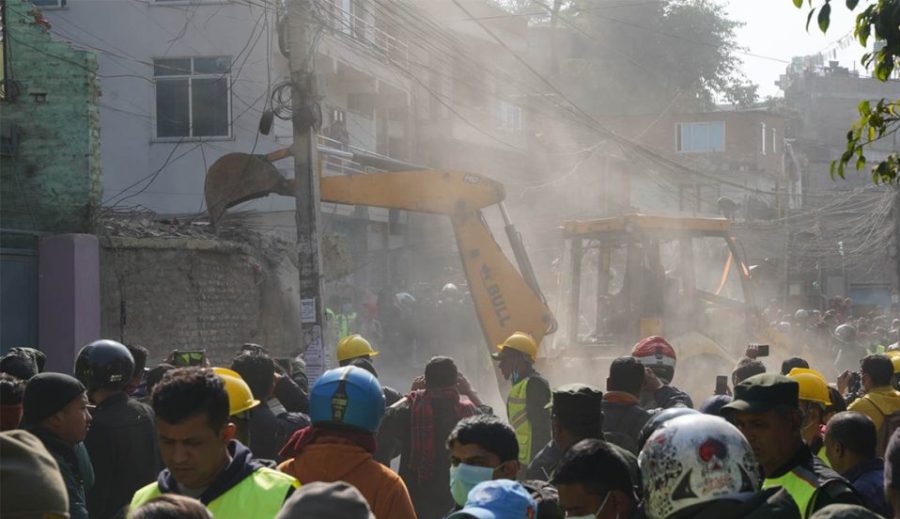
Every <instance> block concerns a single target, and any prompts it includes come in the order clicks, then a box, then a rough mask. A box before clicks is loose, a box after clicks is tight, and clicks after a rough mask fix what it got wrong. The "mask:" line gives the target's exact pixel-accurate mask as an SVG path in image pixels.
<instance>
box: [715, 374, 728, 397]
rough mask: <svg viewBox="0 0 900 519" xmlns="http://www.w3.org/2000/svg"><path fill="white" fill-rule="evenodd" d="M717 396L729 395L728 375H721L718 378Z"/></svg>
mask: <svg viewBox="0 0 900 519" xmlns="http://www.w3.org/2000/svg"><path fill="white" fill-rule="evenodd" d="M716 394H717V395H727V394H728V375H719V376H717V377H716Z"/></svg>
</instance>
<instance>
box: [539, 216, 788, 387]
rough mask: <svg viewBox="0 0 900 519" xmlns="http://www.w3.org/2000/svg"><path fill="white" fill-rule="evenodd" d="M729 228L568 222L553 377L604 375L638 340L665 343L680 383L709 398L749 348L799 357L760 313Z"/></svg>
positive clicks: (672, 220) (626, 219) (722, 224)
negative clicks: (574, 371)
mask: <svg viewBox="0 0 900 519" xmlns="http://www.w3.org/2000/svg"><path fill="white" fill-rule="evenodd" d="M730 226H731V222H730V221H729V220H727V219H724V218H696V217H670V216H654V215H646V214H629V215H623V216H616V217H610V218H601V219H596V220H578V221H568V222H564V224H563V227H562V234H563V238H564V240H565V248H564V253H563V258H562V259H561V261H560V272H561V275H560V281H561V282H560V297H559V299H558V303H559V304H560V305H563V306H564V309H563V310H561V311H560V312H559V314H560V315H563V316H565V318H566V321H565V327H564V330H563V332H562V333H561V334H559V335H558V336H556V337H554V341H553V342H552V344H550V345H549V347H548V348H547V350H548V355H549V356H550V357H551V358H555V359H558V360H559V362H554V363H551V364H553V367H554V369H553V370H551V371H555V370H564V371H570V370H571V368H572V366H577V365H591V366H593V367H592V369H595V370H601V371H603V372H605V370H604V365H606V364H608V363H609V362H611V360H612V359H613V358H615V357H616V356H619V355H627V354H629V353H630V351H631V346H632V345H634V344H635V343H636V342H637V341H638V340H640V339H642V338H644V337H649V336H651V335H661V336H664V337H666V338H667V339H668V340H669V342H670V343H671V344H672V345H673V346H674V347H675V350H676V353H677V355H678V365H679V368H678V370H676V377H675V381H674V383H675V384H676V385H678V386H679V387H682V389H684V390H686V391H688V392H690V393H692V394H693V395H695V396H699V397H704V398H705V396H708V395H709V394H710V391H712V389H713V388H714V384H715V376H716V375H729V374H730V373H731V370H732V369H734V366H735V363H736V360H737V359H738V358H739V357H740V356H741V354H742V353H743V352H744V349H745V348H746V346H747V344H748V343H752V342H758V343H767V344H769V343H771V345H772V348H771V351H772V354H773V356H775V357H776V359H774V360H779V361H780V360H781V357H787V356H790V355H792V354H799V353H795V352H791V351H788V350H787V348H786V347H785V346H784V344H783V341H781V340H780V338H779V337H777V336H775V335H774V334H773V331H772V330H771V329H770V328H769V327H768V325H767V324H766V323H765V322H764V320H763V319H762V317H761V315H760V312H759V311H758V310H757V308H756V307H755V305H754V303H753V297H752V283H751V279H750V271H749V269H748V267H747V265H746V264H745V263H744V261H743V254H742V251H741V249H740V244H739V243H738V241H737V240H736V238H735V237H734V236H733V235H732V234H731V229H730ZM698 375H701V376H699V377H698ZM697 403H699V402H697Z"/></svg>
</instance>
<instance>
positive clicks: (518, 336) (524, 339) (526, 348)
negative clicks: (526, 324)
mask: <svg viewBox="0 0 900 519" xmlns="http://www.w3.org/2000/svg"><path fill="white" fill-rule="evenodd" d="M506 348H509V349H511V350H516V351H521V352H522V353H524V354H525V355H528V356H529V357H530V358H531V362H534V361H535V360H536V359H537V351H538V343H537V341H535V340H534V337H532V336H531V335H530V334H527V333H525V332H516V333H514V334H512V335H510V336H509V338H508V339H506V340H505V341H503V344H498V345H497V349H498V350H500V352H502V351H503V350H504V349H506ZM499 355H500V354H499V353H495V354H493V355H491V356H492V357H494V359H498V358H499Z"/></svg>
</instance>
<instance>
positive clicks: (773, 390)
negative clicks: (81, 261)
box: [0, 310, 900, 519]
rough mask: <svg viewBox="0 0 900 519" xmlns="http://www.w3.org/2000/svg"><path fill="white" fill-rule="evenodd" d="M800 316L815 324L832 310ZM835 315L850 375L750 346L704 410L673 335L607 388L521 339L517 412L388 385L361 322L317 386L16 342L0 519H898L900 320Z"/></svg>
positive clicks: (243, 361)
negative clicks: (553, 366)
mask: <svg viewBox="0 0 900 519" xmlns="http://www.w3.org/2000/svg"><path fill="white" fill-rule="evenodd" d="M829 311H831V310H829ZM803 312H805V314H804V313H803ZM835 313H837V312H836V311H835ZM782 317H783V316H780V315H779V317H778V319H781V318H782ZM790 319H791V322H790V324H789V325H790V327H791V328H793V329H794V333H801V332H800V331H801V330H802V333H805V334H812V333H817V332H816V330H819V328H820V327H819V326H818V325H817V323H818V322H820V321H828V320H830V319H831V318H830V317H829V314H828V312H825V314H823V315H816V314H815V313H812V312H807V311H805V310H804V311H802V312H801V311H797V312H795V313H794V314H793V315H791V316H790ZM836 319H837V318H836ZM840 319H841V320H843V321H844V322H840V323H838V324H837V325H836V326H835V328H838V329H840V326H853V327H854V330H855V331H856V332H857V334H856V338H855V339H854V340H855V342H854V344H856V345H857V346H858V347H857V349H855V350H853V349H851V348H850V347H849V346H848V347H845V348H842V349H841V354H840V355H839V356H838V357H843V358H839V359H837V362H841V363H843V364H845V365H846V364H848V363H849V361H848V360H847V357H848V356H852V357H853V367H852V369H849V370H846V371H843V372H841V373H840V374H839V376H838V377H836V378H834V380H829V379H828V377H826V375H824V374H823V373H832V372H834V367H833V366H825V365H817V364H824V363H823V362H822V361H821V360H820V361H817V360H816V359H812V358H809V359H804V358H801V357H790V358H787V359H785V360H784V362H782V363H781V365H780V366H778V367H779V368H780V369H779V370H777V371H772V370H770V369H769V367H768V366H767V365H766V363H765V362H764V361H763V359H764V357H763V356H762V351H761V349H760V348H759V347H758V346H756V345H751V346H749V347H747V350H746V352H745V355H744V357H743V358H741V359H740V361H739V362H738V363H737V365H736V366H735V367H734V370H733V371H732V373H731V374H730V376H729V377H728V380H727V382H728V383H727V384H725V386H726V387H716V390H715V391H710V393H714V394H710V395H709V396H708V397H706V398H704V399H703V401H702V402H697V404H698V405H697V406H696V409H695V402H694V401H693V399H692V398H691V396H689V395H688V394H686V393H685V392H683V391H681V390H679V389H678V388H677V387H675V386H673V385H672V381H673V380H674V375H675V371H676V367H677V362H676V360H677V351H676V348H674V347H673V346H672V345H671V344H670V343H669V342H668V341H667V340H666V339H665V338H663V337H647V338H645V339H643V340H641V341H640V342H638V343H637V344H636V345H634V347H633V349H632V351H631V353H630V354H629V355H626V356H622V357H619V358H615V359H613V360H612V361H611V363H610V364H609V371H608V373H606V374H605V375H606V380H605V384H604V386H605V388H604V390H601V389H600V387H598V386H597V385H591V384H586V383H566V384H563V385H559V386H556V387H553V386H551V384H550V382H549V381H548V380H547V379H546V378H545V377H544V376H542V375H541V373H540V371H539V369H538V366H537V364H536V363H537V359H538V353H539V349H540V344H539V343H538V342H537V341H535V339H534V338H533V337H531V336H530V335H528V334H527V333H524V332H516V333H514V334H513V335H511V336H510V337H509V338H508V339H507V340H506V341H504V342H503V344H500V345H498V347H497V352H496V353H494V354H493V360H494V361H495V362H496V364H497V368H498V370H499V372H500V373H502V375H503V377H504V378H506V379H507V380H508V381H509V383H510V387H509V390H508V394H507V396H506V406H505V407H506V409H503V410H496V409H492V408H491V407H490V406H488V405H485V403H484V402H483V401H482V399H481V398H480V397H479V393H478V391H477V390H476V388H475V387H473V384H471V383H470V382H469V380H468V379H467V378H466V376H464V374H463V373H462V371H461V370H460V369H459V367H458V365H457V363H456V362H455V361H454V359H452V358H450V357H446V356H435V357H433V358H431V359H430V360H429V361H428V362H427V364H426V365H425V368H424V372H423V373H421V374H420V375H418V376H416V377H415V378H413V379H412V380H411V381H410V387H409V390H407V391H405V392H399V391H397V390H396V389H393V388H390V387H387V386H386V385H384V384H382V383H381V382H380V381H379V374H378V371H377V370H376V366H378V353H379V352H378V351H376V348H374V347H373V345H372V344H371V342H369V341H368V340H367V339H366V338H365V337H363V336H361V335H355V334H349V335H346V336H344V337H342V338H341V339H340V340H338V341H336V346H335V358H336V359H337V361H338V364H339V366H338V367H337V368H335V369H331V370H329V371H326V372H325V373H324V374H323V375H322V376H320V377H319V378H318V379H316V380H314V381H313V382H312V384H310V383H309V381H308V379H307V377H306V374H305V372H304V365H303V363H302V360H301V359H299V358H298V359H279V358H273V357H272V356H271V355H270V354H269V352H268V351H267V350H266V348H265V347H263V346H260V345H257V344H245V345H243V346H242V347H241V348H240V349H239V350H237V351H235V352H234V357H233V358H232V359H231V361H230V364H228V365H227V366H219V367H211V366H209V362H208V360H207V359H206V358H205V356H204V355H202V354H199V352H178V351H176V352H173V353H172V355H170V356H169V358H168V359H167V360H166V362H164V363H161V364H159V365H157V366H155V367H153V368H150V369H148V368H147V361H148V356H149V354H148V351H147V350H146V349H144V348H142V347H140V346H136V345H127V346H126V345H123V344H120V343H118V342H115V341H111V340H101V341H97V342H94V343H91V344H89V345H87V346H85V347H84V348H82V349H81V351H80V352H79V354H78V356H77V359H76V362H75V365H74V367H73V373H74V376H72V375H69V374H65V373H55V372H47V371H45V370H44V362H45V360H46V359H45V357H44V354H43V353H42V352H40V351H39V350H37V349H33V348H14V349H13V350H12V351H10V352H9V353H8V354H7V355H5V356H4V357H3V358H2V359H0V429H2V431H3V432H0V516H3V517H7V516H8V517H11V518H13V517H69V518H73V519H88V518H89V519H110V518H125V517H130V518H137V519H169V518H210V517H215V518H222V519H229V518H262V519H267V518H280V519H288V518H321V519H329V518H342V519H356V518H359V519H363V518H365V519H369V518H377V519H415V518H419V519H441V518H454V519H455V518H466V519H469V518H475V519H534V518H539V519H554V518H563V517H569V518H581V519H620V518H621V519H625V518H644V517H646V518H650V519H672V518H686V517H698V518H707V517H708V518H716V519H724V518H744V517H749V518H763V517H765V518H767V519H770V518H775V519H778V518H800V517H803V518H806V517H815V518H830V517H833V518H870V517H872V518H874V517H884V518H900V432H897V431H898V429H900V391H897V389H896V388H897V387H898V381H900V375H897V374H895V373H900V350H898V347H897V344H896V343H893V344H891V343H890V342H888V341H887V339H888V338H889V336H890V335H891V334H893V336H894V337H896V335H897V333H898V332H900V330H898V328H900V322H898V321H894V322H892V323H889V322H887V321H886V320H882V319H877V318H876V319H872V320H869V321H866V322H860V321H859V320H856V321H853V322H850V320H849V319H847V317H846V316H843V315H842V316H840ZM832 324H835V322H828V327H829V328H831V325H832ZM880 324H884V325H885V330H884V331H883V333H882V331H880V330H878V328H880V326H878V325H880ZM348 331H349V330H348ZM879 334H880V336H883V337H884V340H882V339H879V340H877V341H875V340H873V341H866V342H869V343H871V342H879V343H882V344H879V345H880V346H881V348H877V349H876V348H873V345H872V344H863V342H862V339H861V337H862V336H865V337H870V338H871V337H878V336H879ZM834 335H835V336H838V335H839V334H838V333H837V331H835V332H834ZM837 339H839V340H841V341H843V340H844V338H842V337H837ZM848 344H849V343H848ZM828 362H831V360H829V361H828ZM681 369H686V368H684V367H682V368H681ZM697 375H701V374H697ZM588 382H590V381H588ZM717 386H718V385H717ZM711 389H712V388H711ZM392 467H395V468H396V469H394V468H392Z"/></svg>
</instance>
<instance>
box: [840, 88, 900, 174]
mask: <svg viewBox="0 0 900 519" xmlns="http://www.w3.org/2000/svg"><path fill="white" fill-rule="evenodd" d="M857 109H858V110H859V115H860V117H859V120H857V121H856V122H855V123H853V126H852V127H851V128H850V131H848V132H847V149H846V150H845V151H844V153H843V154H842V155H841V158H840V159H839V160H836V161H834V162H832V163H831V176H832V178H834V176H835V175H837V176H839V177H841V178H844V170H845V167H846V166H847V164H849V163H850V162H851V161H855V166H856V169H857V170H862V169H863V168H864V167H865V166H866V156H865V148H866V146H867V145H869V144H871V143H873V142H875V141H877V140H879V139H883V138H885V137H887V136H889V135H891V134H894V133H896V132H897V131H898V130H900V99H897V100H896V101H889V100H887V99H880V100H879V101H878V102H877V103H876V104H875V106H874V107H872V103H871V102H869V101H862V102H861V103H859V106H858V107H857ZM898 168H900V157H898V155H897V153H892V154H890V155H888V157H887V158H886V159H885V160H883V161H881V162H878V163H876V164H875V165H874V166H873V167H872V181H873V182H875V183H876V184H880V183H885V184H890V183H893V182H896V181H897V172H898Z"/></svg>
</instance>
